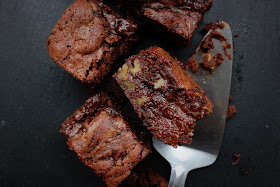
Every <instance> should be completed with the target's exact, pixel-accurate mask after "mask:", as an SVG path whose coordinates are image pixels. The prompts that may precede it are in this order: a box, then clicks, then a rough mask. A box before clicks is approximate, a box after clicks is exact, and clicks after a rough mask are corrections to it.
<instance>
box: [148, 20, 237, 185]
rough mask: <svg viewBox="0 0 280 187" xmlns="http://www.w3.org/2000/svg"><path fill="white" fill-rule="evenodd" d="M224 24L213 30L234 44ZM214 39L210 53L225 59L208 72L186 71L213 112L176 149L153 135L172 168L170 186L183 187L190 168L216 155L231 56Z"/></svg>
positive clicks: (224, 120) (200, 70)
mask: <svg viewBox="0 0 280 187" xmlns="http://www.w3.org/2000/svg"><path fill="white" fill-rule="evenodd" d="M223 24H224V25H225V27H224V28H223V29H217V30H216V31H218V32H220V33H221V34H222V35H224V36H225V37H226V38H227V42H228V43H229V44H231V46H233V45H232V33H231V29H230V27H229V25H228V24H227V23H226V22H223ZM211 31H212V30H210V31H209V32H208V33H207V35H209V33H210V32H211ZM207 35H206V36H207ZM206 36H205V37H206ZM213 42H214V49H212V50H211V51H210V53H212V54H213V55H215V54H216V53H218V52H220V53H222V54H223V56H224V59H225V60H224V61H223V63H222V65H221V66H220V67H218V68H217V69H216V71H214V72H213V73H212V74H211V75H210V74H209V72H208V71H205V70H203V69H202V68H199V70H198V72H197V74H196V75H194V74H192V73H191V72H188V73H189V74H190V75H192V77H193V78H194V79H195V81H196V82H197V83H198V84H199V85H200V86H201V87H202V88H203V89H204V90H205V92H206V94H207V96H208V97H209V98H210V100H211V101H212V103H213V105H214V108H213V113H212V114H210V115H208V116H206V117H204V118H203V119H201V120H199V121H197V125H196V127H195V131H194V134H195V135H194V136H193V143H192V144H191V145H182V146H178V148H177V149H175V148H173V147H172V146H169V145H166V144H163V143H162V142H161V141H160V140H157V139H155V138H153V145H154V147H155V149H156V150H157V151H158V152H159V153H160V154H161V155H162V156H163V157H164V158H165V159H166V160H167V161H168V162H169V163H170V165H171V168H172V171H171V176H170V180H169V187H175V186H176V187H182V186H185V181H186V177H187V174H188V172H189V171H191V170H193V169H197V168H201V167H205V166H209V165H211V164H213V163H214V162H215V161H216V159H217V157H218V154H219V150H220V146H221V143H222V139H223V134H224V128H225V123H226V116H227V108H228V102H229V94H230V84H231V72H232V59H229V58H228V57H227V56H225V55H224V49H223V47H222V46H223V45H225V42H220V41H218V40H216V39H213ZM196 52H197V53H196V54H195V56H194V58H195V60H196V61H200V60H202V58H203V54H202V53H201V52H199V47H198V49H197V50H196ZM227 53H228V54H230V55H231V56H233V51H232V49H228V50H227Z"/></svg>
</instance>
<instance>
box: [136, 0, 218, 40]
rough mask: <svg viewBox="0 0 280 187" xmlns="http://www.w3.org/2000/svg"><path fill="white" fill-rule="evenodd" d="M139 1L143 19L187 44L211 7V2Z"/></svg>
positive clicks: (189, 0)
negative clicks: (148, 20) (162, 28)
mask: <svg viewBox="0 0 280 187" xmlns="http://www.w3.org/2000/svg"><path fill="white" fill-rule="evenodd" d="M141 1H142V12H143V15H144V17H146V18H148V19H150V20H153V21H154V22H156V23H158V24H160V25H162V26H164V27H165V28H166V29H167V30H168V31H170V32H172V33H175V34H177V35H178V36H180V37H182V38H183V39H185V40H186V41H188V42H190V38H191V37H192V35H193V33H194V31H195V30H196V29H197V28H198V24H199V22H200V20H201V19H202V17H203V14H204V13H205V12H207V11H208V10H210V8H211V7H212V5H213V1H212V0H185V1H166V0H159V1H149V0H141Z"/></svg>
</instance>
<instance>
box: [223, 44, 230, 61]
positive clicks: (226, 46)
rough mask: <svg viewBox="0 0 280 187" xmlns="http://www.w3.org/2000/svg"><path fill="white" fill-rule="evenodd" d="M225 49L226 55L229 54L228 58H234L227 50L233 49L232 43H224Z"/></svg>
mask: <svg viewBox="0 0 280 187" xmlns="http://www.w3.org/2000/svg"><path fill="white" fill-rule="evenodd" d="M223 49H224V53H225V56H227V57H228V59H229V60H231V59H232V56H231V54H229V53H228V52H227V49H231V44H229V43H227V42H226V45H223Z"/></svg>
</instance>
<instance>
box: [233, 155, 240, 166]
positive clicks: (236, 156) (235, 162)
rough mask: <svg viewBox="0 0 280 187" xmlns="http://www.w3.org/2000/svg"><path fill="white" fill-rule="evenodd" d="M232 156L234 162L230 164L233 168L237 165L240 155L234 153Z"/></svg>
mask: <svg viewBox="0 0 280 187" xmlns="http://www.w3.org/2000/svg"><path fill="white" fill-rule="evenodd" d="M234 156H235V158H236V160H235V161H234V162H232V165H233V166H235V165H237V164H238V163H239V161H240V157H241V155H240V154H237V153H234Z"/></svg>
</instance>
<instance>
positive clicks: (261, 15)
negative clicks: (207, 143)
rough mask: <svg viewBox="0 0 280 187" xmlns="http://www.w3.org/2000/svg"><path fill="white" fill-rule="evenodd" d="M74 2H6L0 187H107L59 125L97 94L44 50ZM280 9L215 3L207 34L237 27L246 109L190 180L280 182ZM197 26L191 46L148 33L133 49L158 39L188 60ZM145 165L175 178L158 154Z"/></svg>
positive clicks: (241, 103)
mask: <svg viewBox="0 0 280 187" xmlns="http://www.w3.org/2000/svg"><path fill="white" fill-rule="evenodd" d="M72 2H73V1H72V0H47V1H46V0H24V1H22V0H0V62H1V69H0V70H1V72H0V75H1V84H0V85H1V92H0V93H1V95H0V96H1V97H0V98H1V100H0V101H1V107H0V155H1V156H0V186H11V185H16V186H18V185H26V186H33V185H41V186H50V185H53V186H58V185H63V186H66V185H67V186H82V185H83V186H86V185H91V186H104V184H103V182H102V181H101V179H99V178H98V177H97V176H96V175H95V174H94V173H93V172H92V171H91V170H90V169H89V168H87V167H85V166H83V164H81V163H80V161H79V160H78V158H77V157H76V155H75V153H74V152H72V151H69V150H67V146H66V143H65V138H64V136H63V135H61V134H59V133H58V130H59V128H60V125H59V124H60V123H61V122H63V121H64V119H65V118H66V117H67V116H69V115H71V114H72V113H73V111H74V110H76V109H77V108H79V107H80V106H81V105H82V103H84V100H85V99H86V98H87V97H88V96H89V95H90V93H89V92H88V89H87V87H86V86H85V85H82V84H80V83H79V81H76V80H75V79H74V78H72V77H71V76H70V75H69V74H67V73H66V72H65V71H64V70H63V69H61V68H60V67H59V66H58V65H57V64H56V63H54V62H53V61H52V60H51V59H50V58H49V56H48V53H47V51H46V46H45V42H46V41H47V38H48V36H49V34H50V32H51V30H52V28H53V27H54V25H55V24H56V22H57V21H58V19H59V18H60V16H61V15H62V13H63V12H64V10H65V9H66V8H67V7H68V6H69V5H70V4H71V3H72ZM106 2H108V1H106ZM117 3H118V2H109V3H108V4H111V5H112V6H113V7H115V8H116V5H117ZM279 7H280V1H278V0H267V1H263V0H255V1H252V0H231V1H230V0H228V1H225V0H215V2H214V6H213V8H212V9H211V11H210V12H209V13H207V14H206V15H205V17H204V19H203V21H202V22H201V26H200V28H199V30H201V28H202V25H204V24H205V23H208V22H210V21H213V22H215V21H217V20H226V21H228V22H229V23H230V25H231V27H232V31H233V34H235V33H239V37H237V38H235V39H234V48H235V53H234V63H233V66H234V67H233V78H232V89H231V92H232V95H233V102H232V103H233V104H235V106H236V108H237V110H238V114H237V115H236V116H234V118H232V119H230V120H229V121H228V122H227V124H226V130H225V135H224V140H223V144H222V147H221V151H220V155H219V157H218V159H217V161H216V162H215V163H214V164H213V165H212V166H210V167H207V168H203V169H198V170H195V171H192V172H191V173H190V174H189V176H188V179H187V186H277V185H279V184H280V177H279V176H280V136H279V134H280V123H279V120H280V99H279V96H280V88H279V86H280V83H279V82H280V75H279V72H280V71H279V69H280V56H279V50H280V47H279V44H280V34H279V31H280V14H279ZM199 30H198V31H197V32H196V33H195V36H194V37H193V46H192V47H191V48H182V47H180V48H179V47H173V46H171V45H170V44H168V43H166V42H165V41H163V40H160V39H157V38H154V37H152V36H147V37H145V38H144V39H143V40H142V42H141V43H140V44H139V45H138V46H136V49H135V50H134V51H132V52H131V54H135V53H137V52H138V51H139V50H141V49H144V48H147V47H149V46H151V45H155V44H156V45H159V46H161V47H164V48H165V49H167V50H168V51H169V52H170V53H171V54H172V55H176V56H178V58H179V59H180V60H183V61H186V60H187V58H188V57H190V55H191V53H192V51H193V50H194V49H195V48H196V47H197V45H198V43H199V41H200V40H201V39H202V36H201V35H200V34H199ZM233 153H240V154H241V161H240V163H239V165H237V166H232V165H231V163H232V156H233ZM142 164H146V165H149V166H150V167H153V168H154V169H155V170H156V171H158V172H159V173H161V174H162V175H163V176H165V177H166V178H167V179H168V178H169V174H170V171H169V170H170V167H169V164H168V163H167V162H166V161H165V160H164V159H163V158H161V157H160V156H159V155H158V154H156V152H153V154H150V156H148V158H147V159H145V160H144V161H143V163H142ZM248 168H251V171H249V173H250V174H249V175H248V176H247V175H244V172H245V171H248Z"/></svg>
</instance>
